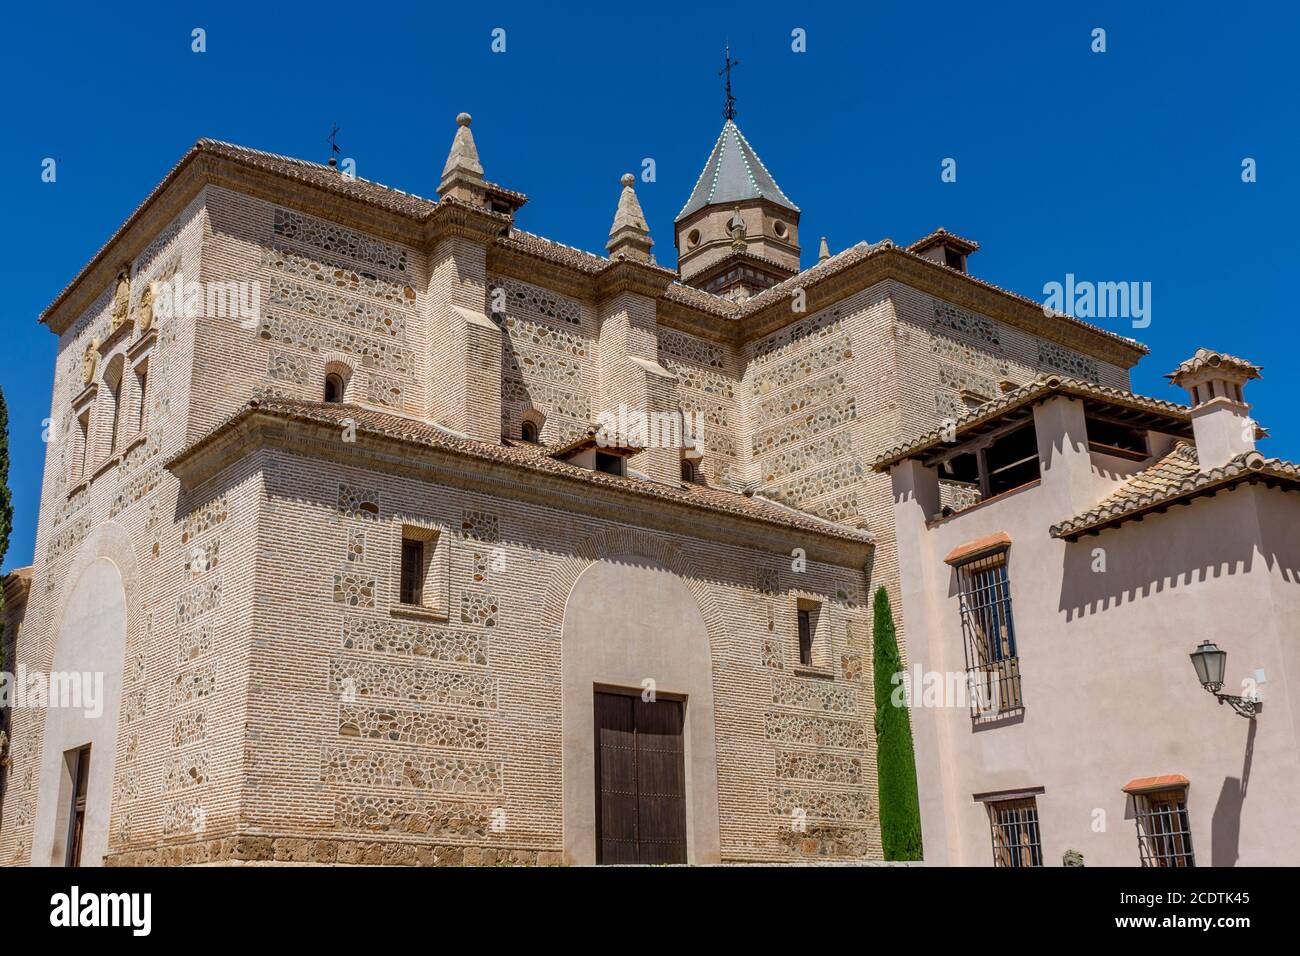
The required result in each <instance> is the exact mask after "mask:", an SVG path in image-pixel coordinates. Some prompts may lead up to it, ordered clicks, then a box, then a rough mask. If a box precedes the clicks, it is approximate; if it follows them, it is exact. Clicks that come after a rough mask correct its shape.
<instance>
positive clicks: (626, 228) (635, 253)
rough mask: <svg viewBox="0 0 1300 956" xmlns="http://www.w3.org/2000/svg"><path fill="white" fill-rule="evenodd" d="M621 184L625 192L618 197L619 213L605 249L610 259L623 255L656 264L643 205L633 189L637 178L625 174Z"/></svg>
mask: <svg viewBox="0 0 1300 956" xmlns="http://www.w3.org/2000/svg"><path fill="white" fill-rule="evenodd" d="M619 182H621V183H622V184H623V192H622V193H621V194H620V195H619V197H618V211H617V212H615V213H614V224H613V225H612V226H610V228H609V242H607V243H605V249H606V250H607V251H608V252H609V255H610V258H614V257H615V256H619V255H623V256H626V257H627V258H629V259H638V260H640V261H641V262H654V261H655V260H654V256H653V255H651V254H650V249H651V247H652V246H654V240H653V239H651V238H650V227H649V226H648V225H646V221H645V214H644V213H643V212H642V211H641V203H640V202H639V201H638V200H637V198H636V191H635V190H634V189H633V188H632V184H633V183H635V182H636V177H635V176H633V175H632V174H631V173H624V174H623V176H622V177H621V178H620V179H619Z"/></svg>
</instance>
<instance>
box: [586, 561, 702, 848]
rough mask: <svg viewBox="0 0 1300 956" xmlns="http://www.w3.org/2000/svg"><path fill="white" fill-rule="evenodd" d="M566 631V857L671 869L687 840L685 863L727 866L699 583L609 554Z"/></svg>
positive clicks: (594, 566) (593, 570)
mask: <svg viewBox="0 0 1300 956" xmlns="http://www.w3.org/2000/svg"><path fill="white" fill-rule="evenodd" d="M562 634H563V637H562V640H563V648H562V651H561V653H562V658H563V672H564V673H563V688H562V693H563V725H564V854H565V859H566V861H568V862H571V863H578V864H582V863H595V862H597V861H598V859H599V860H601V861H602V862H615V861H617V862H664V861H666V860H665V859H663V858H661V857H659V856H656V854H657V853H662V852H663V847H664V845H665V844H673V843H675V842H676V841H677V840H678V839H679V834H680V835H684V838H685V859H686V861H689V862H692V863H713V862H717V861H718V859H719V832H718V771H717V757H716V738H715V736H714V720H713V667H712V662H711V653H710V648H709V633H708V629H707V627H706V626H705V623H704V618H703V616H702V615H701V614H700V608H699V606H698V604H697V603H696V600H695V596H694V595H693V594H692V593H691V590H690V588H688V587H687V586H686V584H685V582H684V581H683V580H682V579H681V577H679V576H678V575H677V574H675V573H674V572H672V571H670V570H668V569H667V568H665V567H663V566H662V565H661V564H659V563H657V562H655V561H652V560H650V559H647V558H643V557H639V556H633V555H614V556H609V557H605V558H602V559H600V560H598V561H594V562H592V563H591V564H590V565H589V566H588V567H587V568H586V569H585V570H583V572H582V573H581V574H580V575H579V576H578V579H577V581H576V582H575V583H574V585H573V589H572V590H571V591H570V593H569V597H568V600H567V602H566V603H565V608H564V625H563V631H562ZM638 728H639V729H638ZM602 740H603V741H604V746H602V745H601V741H602ZM638 747H639V748H640V749H639V753H638ZM613 761H621V762H620V763H619V764H618V765H617V766H612V765H611V762H613ZM675 767H679V768H680V772H679V771H678V770H676V769H674V768H675ZM598 771H599V778H598ZM602 779H603V780H604V784H603V786H604V797H603V798H602V782H601V781H602ZM679 783H680V793H679V792H678V784H679ZM616 800H617V801H619V805H618V806H615V802H616ZM598 807H599V808H600V810H601V812H600V813H598ZM638 841H639V848H638ZM668 852H669V853H670V854H671V852H672V849H671V846H670V847H669V850H668Z"/></svg>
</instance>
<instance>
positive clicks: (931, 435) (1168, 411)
mask: <svg viewBox="0 0 1300 956" xmlns="http://www.w3.org/2000/svg"><path fill="white" fill-rule="evenodd" d="M1048 395H1071V396H1074V397H1076V398H1086V399H1095V400H1097V401H1100V402H1105V403H1106V404H1109V405H1115V406H1118V407H1121V408H1126V409H1130V410H1132V411H1137V412H1147V413H1150V414H1153V415H1160V416H1164V417H1166V418H1169V419H1173V420H1175V421H1177V422H1178V423H1179V424H1182V425H1186V424H1188V423H1190V421H1191V415H1190V413H1189V412H1188V409H1187V407H1186V406H1184V405H1177V404H1175V403H1173V402H1166V401H1163V400H1162V399H1158V398H1147V397H1145V396H1143V395H1134V394H1133V393H1132V392H1126V391H1124V390H1123V389H1120V388H1112V387H1111V386H1109V385H1099V384H1097V383H1095V382H1084V381H1081V380H1079V379H1074V378H1066V377H1065V376H1063V375H1046V376H1040V377H1039V378H1036V379H1034V380H1033V381H1032V382H1029V383H1027V384H1025V385H1022V386H1020V387H1019V388H1015V389H1012V390H1011V391H1009V392H1007V393H1006V394H1005V395H1003V396H1002V397H1001V398H999V399H997V400H996V401H992V402H986V403H985V404H983V405H980V406H978V407H977V408H974V409H972V410H971V411H969V412H967V413H966V414H965V415H963V416H961V417H960V418H957V419H955V420H954V422H953V423H952V424H951V425H950V427H948V428H936V429H934V430H933V431H929V432H926V433H925V434H923V435H919V436H917V437H916V438H914V439H912V440H911V441H909V442H905V443H904V444H901V445H896V446H894V447H893V448H891V449H889V450H888V451H886V452H885V453H884V454H882V455H880V456H879V457H878V458H876V460H875V461H874V462H872V465H871V467H872V469H873V470H875V471H885V470H887V469H888V468H889V467H890V466H891V465H894V464H897V463H898V462H900V461H903V460H904V459H906V458H915V457H917V456H918V455H921V454H924V453H925V452H927V451H929V450H931V449H933V448H935V447H937V446H939V445H943V444H952V441H951V439H953V438H954V437H955V438H956V440H957V441H960V440H961V436H962V434H963V433H964V432H966V431H968V430H970V429H972V428H975V427H976V426H979V425H983V424H986V423H987V422H990V421H992V420H993V419H996V418H1000V417H1002V416H1003V415H1006V414H1007V413H1008V412H1011V411H1014V410H1016V409H1018V408H1021V407H1023V406H1025V405H1031V404H1033V403H1034V402H1037V401H1039V400H1040V399H1042V398H1044V397H1046V396H1048Z"/></svg>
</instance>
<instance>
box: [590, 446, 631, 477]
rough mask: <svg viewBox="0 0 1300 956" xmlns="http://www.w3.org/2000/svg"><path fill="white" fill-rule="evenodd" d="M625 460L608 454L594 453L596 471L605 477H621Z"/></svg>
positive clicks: (620, 456)
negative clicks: (602, 473)
mask: <svg viewBox="0 0 1300 956" xmlns="http://www.w3.org/2000/svg"><path fill="white" fill-rule="evenodd" d="M624 464H625V459H624V458H623V456H622V455H611V454H609V453H608V452H603V451H598V452H596V470H597V471H603V472H604V473H605V474H607V475H623V474H626V471H625V470H624Z"/></svg>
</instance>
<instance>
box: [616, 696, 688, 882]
mask: <svg viewBox="0 0 1300 956" xmlns="http://www.w3.org/2000/svg"><path fill="white" fill-rule="evenodd" d="M595 713H596V737H595V741H596V862H597V863H650V864H652V863H685V862H686V750H685V747H684V746H683V741H682V730H683V727H684V723H685V713H684V709H683V701H680V700H665V699H658V700H653V701H645V700H642V699H641V697H640V695H638V694H634V693H630V692H629V693H626V694H621V693H616V692H614V693H610V692H601V691H597V692H596V695H595Z"/></svg>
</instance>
